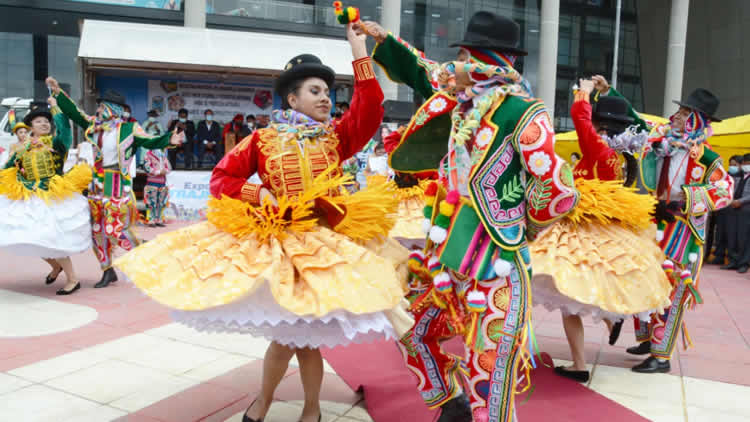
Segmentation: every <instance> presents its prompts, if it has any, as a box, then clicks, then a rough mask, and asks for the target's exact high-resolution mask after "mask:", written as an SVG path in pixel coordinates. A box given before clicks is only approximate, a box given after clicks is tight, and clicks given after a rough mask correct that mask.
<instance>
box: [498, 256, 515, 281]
mask: <svg viewBox="0 0 750 422" xmlns="http://www.w3.org/2000/svg"><path fill="white" fill-rule="evenodd" d="M494 268H495V274H497V276H498V277H507V276H509V275H510V270H511V268H512V267H511V266H510V262H508V261H506V260H504V259H498V260H497V261H495V264H494Z"/></svg>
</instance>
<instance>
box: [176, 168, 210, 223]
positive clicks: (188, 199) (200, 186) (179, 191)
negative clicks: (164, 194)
mask: <svg viewBox="0 0 750 422" xmlns="http://www.w3.org/2000/svg"><path fill="white" fill-rule="evenodd" d="M210 182H211V172H210V171H172V172H170V173H169V174H167V186H169V206H168V207H167V209H166V210H165V211H164V217H165V218H167V219H168V220H177V221H200V220H205V219H206V207H207V203H208V199H209V198H210V196H211V193H210V191H209V183H210Z"/></svg>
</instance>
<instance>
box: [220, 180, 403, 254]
mask: <svg viewBox="0 0 750 422" xmlns="http://www.w3.org/2000/svg"><path fill="white" fill-rule="evenodd" d="M334 170H335V168H329V169H328V170H326V171H324V172H323V173H322V174H320V175H319V176H318V177H316V178H315V180H314V181H313V183H312V187H311V189H307V190H305V191H304V192H301V193H300V194H298V195H295V196H280V197H278V198H276V199H277V201H278V206H276V207H275V206H272V205H271V204H269V203H268V202H266V203H264V204H263V205H262V206H259V207H255V206H253V205H250V204H249V203H247V202H244V201H241V200H239V199H234V198H230V197H228V196H222V197H221V199H217V198H211V199H210V200H209V201H208V213H207V218H208V221H209V222H211V224H213V225H214V226H216V227H217V228H218V229H220V230H222V231H224V232H226V233H229V234H231V235H233V236H235V237H237V238H243V237H245V236H248V235H255V236H256V237H257V238H258V240H259V241H261V242H263V241H266V240H268V238H269V237H271V236H274V237H280V238H283V237H285V236H287V235H288V234H289V233H294V232H306V231H311V230H312V229H314V228H315V227H316V226H318V225H319V223H318V221H317V219H316V218H312V217H313V214H314V211H315V210H314V207H315V200H316V199H318V198H320V199H325V200H327V201H328V202H329V203H331V204H332V205H334V206H336V207H338V208H339V209H340V210H341V211H342V212H344V218H343V220H342V221H341V222H340V223H339V224H338V225H337V226H336V227H333V229H334V230H335V231H337V232H339V233H341V234H344V235H346V236H349V237H351V238H353V239H356V240H363V241H366V240H370V239H373V238H374V237H376V236H386V235H387V234H388V232H389V231H390V229H391V228H392V227H393V225H394V224H395V218H394V217H393V216H391V215H390V214H392V213H394V212H395V210H396V208H397V206H398V200H397V199H395V197H394V195H393V190H392V188H391V187H389V186H388V185H380V186H374V187H372V188H368V189H364V190H361V191H359V192H357V193H355V194H347V193H346V190H345V189H342V187H343V186H344V185H346V184H348V183H350V182H351V180H352V178H351V176H348V175H347V176H336V177H330V178H329V175H330V174H331V173H332V172H333V171H334ZM331 191H339V192H343V194H342V195H339V196H330V192H331Z"/></svg>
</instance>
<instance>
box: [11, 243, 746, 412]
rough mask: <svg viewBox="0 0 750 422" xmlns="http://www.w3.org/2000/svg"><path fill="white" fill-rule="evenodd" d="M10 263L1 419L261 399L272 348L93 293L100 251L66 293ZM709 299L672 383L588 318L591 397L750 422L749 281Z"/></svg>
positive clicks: (720, 280)
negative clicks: (646, 369)
mask: <svg viewBox="0 0 750 422" xmlns="http://www.w3.org/2000/svg"><path fill="white" fill-rule="evenodd" d="M142 231H143V233H144V235H145V237H147V238H148V237H152V236H153V235H154V233H155V232H156V231H155V230H152V229H145V230H143V229H142ZM0 262H2V271H0V420H2V421H22V422H33V421H45V422H46V421H60V422H73V421H77V422H82V421H92V422H102V421H109V420H122V421H138V422H140V421H144V422H157V421H160V422H172V421H175V422H176V421H179V422H186V421H198V420H202V421H216V422H219V421H222V422H223V421H232V422H239V421H241V414H242V411H243V410H244V409H245V408H246V407H247V406H248V405H249V404H250V402H251V401H252V399H253V397H254V396H255V394H256V392H257V391H258V390H259V386H260V374H261V365H262V358H263V354H264V352H265V348H266V346H267V342H266V341H265V340H263V339H257V338H252V337H249V336H240V335H227V334H213V335H208V334H200V333H197V332H195V331H193V330H191V329H188V328H185V327H183V326H180V325H177V324H174V323H171V322H170V320H169V316H168V313H167V311H166V310H165V309H164V308H162V307H160V306H158V305H156V304H155V303H153V302H152V301H151V300H149V299H148V298H146V297H145V296H143V295H142V294H141V293H139V292H138V291H137V290H136V289H135V288H134V287H132V286H131V285H128V284H127V283H125V282H119V283H118V284H116V285H114V286H111V287H109V288H107V289H103V290H99V289H96V290H95V289H93V288H92V287H93V285H94V283H95V282H96V281H97V280H98V277H99V272H98V268H97V264H96V262H95V260H94V257H93V256H92V255H91V254H90V253H87V254H82V255H79V256H76V257H74V262H75V264H76V269H77V271H78V273H79V274H80V278H81V281H82V282H83V288H82V289H81V290H80V291H79V292H77V293H76V294H74V295H71V296H65V297H61V296H55V294H54V293H55V290H56V289H58V288H60V287H61V286H62V285H63V284H64V282H63V280H62V279H63V278H64V277H63V276H61V278H60V280H58V282H57V283H56V284H55V285H52V286H45V285H44V282H43V280H44V276H45V275H46V274H47V272H48V268H47V266H46V264H45V263H44V262H43V261H41V260H39V259H30V258H18V257H14V256H11V255H8V254H5V253H0ZM701 292H702V294H703V297H704V299H705V302H706V303H705V305H703V306H702V307H700V308H699V309H698V310H697V311H695V312H690V313H688V315H687V317H686V320H687V322H688V327H689V330H690V334H691V336H692V338H693V341H694V343H695V347H694V348H693V349H690V350H688V351H683V350H682V348H680V350H679V352H678V353H677V354H676V355H675V357H674V359H673V365H672V373H671V374H661V375H639V374H635V373H632V372H631V371H630V370H629V369H628V368H629V367H630V366H633V365H634V364H636V363H638V362H639V359H636V358H635V357H633V356H629V355H627V354H626V353H625V350H624V349H625V347H627V346H630V345H632V344H633V328H632V324H626V326H625V328H624V330H623V333H622V336H621V337H620V341H619V342H618V345H617V346H615V347H612V346H609V345H607V344H606V336H605V331H606V330H605V328H604V326H603V325H595V324H593V323H592V322H591V321H587V322H586V324H587V325H586V342H587V344H586V354H587V358H588V360H589V362H590V364H591V368H592V371H593V377H592V380H591V382H590V383H589V385H588V386H589V388H591V389H593V390H595V391H597V392H599V393H601V394H603V395H605V396H607V397H609V398H610V399H613V400H615V401H617V402H618V403H620V404H622V405H623V406H626V407H628V408H631V409H633V410H634V411H636V412H637V413H639V414H641V415H643V416H644V417H646V418H649V419H651V420H654V421H659V422H662V421H664V422H671V421H681V422H684V421H690V422H696V421H710V422H725V421H730V422H731V421H750V400H748V398H750V275H739V274H737V273H735V272H728V271H721V270H718V269H717V268H716V267H707V268H706V270H705V272H704V278H703V281H702V283H701ZM534 323H535V328H536V333H537V338H538V340H539V345H540V348H541V349H542V350H543V351H545V352H548V353H549V354H550V355H552V356H553V357H554V358H556V359H560V360H559V361H558V362H557V363H560V362H563V360H564V359H569V352H568V348H567V343H566V342H565V338H564V335H563V331H562V325H561V322H560V316H559V313H554V312H547V311H545V310H544V309H542V308H539V307H537V308H535V309H534ZM680 346H681V345H680ZM293 363H294V362H293ZM297 372H298V370H297V367H296V365H294V364H293V365H292V366H291V367H290V369H289V372H288V374H287V377H286V378H285V379H284V380H283V381H282V384H281V386H280V388H279V390H278V392H277V399H278V400H279V401H278V402H276V403H274V405H273V407H272V409H271V412H270V413H269V415H268V417H267V418H266V421H267V422H287V421H296V420H297V418H298V417H299V415H300V412H301V402H300V400H301V399H302V389H301V385H300V383H299V376H298V373H297ZM322 395H323V400H324V402H323V409H324V413H323V420H324V421H350V422H356V421H369V420H371V419H370V417H369V415H368V414H367V411H366V410H365V406H364V402H363V401H362V398H361V397H360V396H359V395H358V394H357V393H355V392H353V391H351V390H350V388H349V387H348V386H347V385H346V384H345V383H344V382H343V381H342V380H341V379H340V378H339V377H338V376H337V375H336V374H335V372H334V371H333V370H332V369H331V368H330V367H328V366H327V367H326V374H325V379H324V386H323V393H322ZM572 399H573V400H575V398H572ZM550 420H552V419H550Z"/></svg>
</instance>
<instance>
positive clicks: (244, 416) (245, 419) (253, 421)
mask: <svg viewBox="0 0 750 422" xmlns="http://www.w3.org/2000/svg"><path fill="white" fill-rule="evenodd" d="M255 401H256V400H253V402H252V403H250V406H248V407H247V409H245V413H243V414H242V422H263V419H262V418H261V419H253V418H251V417H250V416H247V411H248V410H250V408H251V407H253V405H254V404H255Z"/></svg>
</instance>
